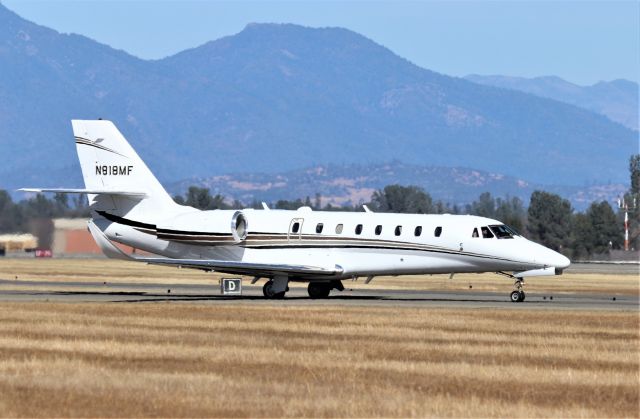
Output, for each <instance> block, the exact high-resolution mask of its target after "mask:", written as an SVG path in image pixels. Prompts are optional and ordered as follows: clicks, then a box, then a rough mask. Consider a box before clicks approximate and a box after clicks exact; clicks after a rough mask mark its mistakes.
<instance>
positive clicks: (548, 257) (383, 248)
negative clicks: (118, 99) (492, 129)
mask: <svg viewBox="0 0 640 419" xmlns="http://www.w3.org/2000/svg"><path fill="white" fill-rule="evenodd" d="M72 125H73V133H74V135H75V141H76V148H77V151H78V158H79V159H80V165H81V167H82V175H83V177H84V183H85V189H32V188H29V189H21V190H23V191H27V192H60V193H84V194H87V195H88V199H89V204H90V209H91V215H92V219H91V221H89V230H90V232H91V234H92V235H93V238H94V239H95V241H96V242H97V243H98V245H99V246H100V248H101V249H102V251H103V252H104V253H105V254H106V255H107V256H108V257H110V258H119V259H125V260H136V261H141V262H146V263H151V264H157V265H170V266H176V267H184V268H195V269H202V270H205V271H217V272H223V273H229V274H237V275H247V276H252V277H254V279H253V283H255V282H256V281H257V280H259V279H260V278H265V279H266V280H267V281H266V283H265V284H264V287H263V292H264V296H265V297H267V298H274V299H277V298H283V297H284V296H285V293H286V292H287V291H288V289H289V287H288V283H289V281H301V282H307V283H308V284H309V285H308V292H309V296H310V297H311V298H326V297H328V296H329V293H330V292H331V290H333V289H337V290H340V291H342V290H343V289H344V287H343V285H342V282H341V280H343V279H357V278H366V280H365V283H369V282H370V281H371V280H372V279H373V278H374V277H375V276H379V275H416V274H450V275H453V274H454V273H463V272H464V273H468V272H476V273H480V272H495V273H500V274H503V275H506V276H508V277H510V278H513V279H514V280H515V281H514V282H515V283H514V291H513V292H512V293H511V294H510V298H511V300H512V301H513V302H521V301H524V299H525V293H524V291H523V285H524V278H526V277H530V276H540V275H559V274H561V273H562V270H563V269H565V268H567V267H568V266H569V264H570V261H569V259H567V258H566V257H564V256H563V255H561V254H559V253H556V252H554V251H553V250H551V249H548V248H546V247H544V246H541V245H539V244H536V243H534V242H532V241H529V240H527V239H525V238H524V237H522V236H521V235H519V234H518V233H517V232H515V231H514V230H513V229H511V228H509V227H508V226H506V225H505V224H503V223H501V222H500V221H496V220H492V219H489V218H483V217H475V216H469V215H447V214H444V215H422V214H389V213H374V212H371V211H369V210H368V208H367V207H366V206H365V207H364V212H360V213H356V212H327V211H312V210H311V208H309V207H302V208H299V209H298V210H296V211H285V210H269V208H268V207H267V206H266V205H264V204H263V206H264V209H262V210H255V209H243V210H212V211H201V210H198V209H195V208H192V207H188V206H184V205H179V204H176V203H175V202H174V201H173V199H172V198H171V196H169V194H167V192H166V191H165V190H164V188H163V187H162V186H161V185H160V183H159V182H158V180H157V179H156V178H155V176H154V175H153V174H152V173H151V171H150V170H149V168H148V167H147V166H146V165H145V163H144V162H143V161H142V160H141V159H140V157H138V154H137V153H136V152H135V151H134V150H133V148H132V147H131V146H130V145H129V143H128V142H127V141H126V140H125V138H124V137H123V136H122V134H121V133H120V132H119V131H118V129H117V128H116V127H115V125H114V124H113V123H112V122H110V121H105V120H95V121H80V120H74V121H72ZM114 243H121V244H123V245H127V246H131V247H134V248H137V249H142V250H144V251H146V252H149V253H151V254H153V255H154V256H152V257H135V256H132V255H129V254H125V253H124V252H122V251H121V250H120V249H119V248H118V247H117V246H115V244H114Z"/></svg>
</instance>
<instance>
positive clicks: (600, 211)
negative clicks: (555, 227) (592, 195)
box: [572, 201, 622, 257]
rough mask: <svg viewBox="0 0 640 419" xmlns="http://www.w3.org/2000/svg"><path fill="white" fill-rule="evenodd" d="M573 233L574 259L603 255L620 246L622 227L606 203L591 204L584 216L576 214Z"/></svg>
mask: <svg viewBox="0 0 640 419" xmlns="http://www.w3.org/2000/svg"><path fill="white" fill-rule="evenodd" d="M573 233H574V242H573V245H572V248H573V255H574V257H588V256H592V255H595V254H604V253H608V252H609V250H610V249H619V248H620V247H621V245H622V227H621V225H620V223H619V222H618V220H617V217H616V214H615V212H614V211H613V209H612V208H611V205H609V203H607V202H606V201H602V202H593V203H592V204H591V205H590V206H589V208H588V209H587V211H586V212H585V213H584V214H576V215H575V217H574V222H573Z"/></svg>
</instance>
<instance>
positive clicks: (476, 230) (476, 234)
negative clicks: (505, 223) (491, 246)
mask: <svg viewBox="0 0 640 419" xmlns="http://www.w3.org/2000/svg"><path fill="white" fill-rule="evenodd" d="M471 237H480V235H478V229H477V228H474V229H473V234H471Z"/></svg>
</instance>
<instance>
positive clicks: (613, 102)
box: [465, 74, 640, 131]
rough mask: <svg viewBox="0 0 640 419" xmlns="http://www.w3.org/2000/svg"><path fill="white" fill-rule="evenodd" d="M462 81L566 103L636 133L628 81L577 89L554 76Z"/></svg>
mask: <svg viewBox="0 0 640 419" xmlns="http://www.w3.org/2000/svg"><path fill="white" fill-rule="evenodd" d="M465 79H467V80H470V81H473V82H475V83H480V84H485V85H488V86H495V87H502V88H505V89H512V90H519V91H521V92H526V93H531V94H533V95H536V96H540V97H546V98H550V99H554V100H557V101H560V102H565V103H570V104H572V105H575V106H578V107H580V108H584V109H588V110H590V111H593V112H596V113H599V114H601V115H604V116H606V117H608V118H609V119H611V120H612V121H615V122H618V123H620V124H622V125H624V126H626V127H628V128H631V129H633V130H636V131H637V130H638V119H639V116H640V115H639V112H640V108H639V107H638V83H635V82H632V81H629V80H622V79H618V80H613V81H609V82H606V81H601V82H598V83H595V84H593V85H591V86H579V85H577V84H574V83H570V82H568V81H566V80H563V79H561V78H560V77H556V76H545V77H534V78H524V77H509V76H495V75H494V76H481V75H478V74H470V75H468V76H466V77H465Z"/></svg>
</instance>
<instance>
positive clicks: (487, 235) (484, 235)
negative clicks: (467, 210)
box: [480, 227, 493, 239]
mask: <svg viewBox="0 0 640 419" xmlns="http://www.w3.org/2000/svg"><path fill="white" fill-rule="evenodd" d="M480 231H482V238H483V239H491V238H493V233H492V232H491V230H489V227H480Z"/></svg>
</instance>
